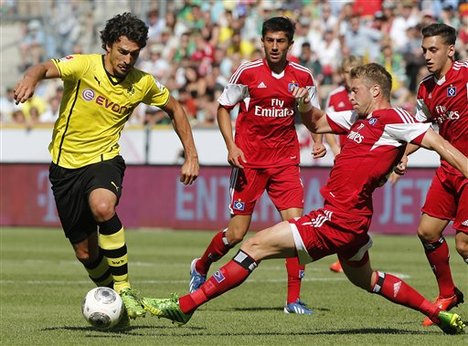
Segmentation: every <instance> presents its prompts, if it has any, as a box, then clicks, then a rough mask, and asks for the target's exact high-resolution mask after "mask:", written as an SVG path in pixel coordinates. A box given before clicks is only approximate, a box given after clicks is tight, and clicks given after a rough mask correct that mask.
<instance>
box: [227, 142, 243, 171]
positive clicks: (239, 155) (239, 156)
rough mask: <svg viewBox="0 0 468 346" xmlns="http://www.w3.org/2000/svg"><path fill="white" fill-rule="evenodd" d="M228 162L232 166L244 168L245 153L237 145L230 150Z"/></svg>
mask: <svg viewBox="0 0 468 346" xmlns="http://www.w3.org/2000/svg"><path fill="white" fill-rule="evenodd" d="M228 162H229V164H230V165H231V166H234V167H238V168H244V166H243V163H246V162H247V160H246V159H245V156H244V152H243V151H242V150H240V149H239V147H238V146H237V145H234V146H233V147H232V148H229V149H228Z"/></svg>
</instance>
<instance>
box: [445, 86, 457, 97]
mask: <svg viewBox="0 0 468 346" xmlns="http://www.w3.org/2000/svg"><path fill="white" fill-rule="evenodd" d="M456 95H457V88H456V87H454V86H453V85H451V86H449V87H448V88H447V97H454V96H456Z"/></svg>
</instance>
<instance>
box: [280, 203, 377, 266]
mask: <svg viewBox="0 0 468 346" xmlns="http://www.w3.org/2000/svg"><path fill="white" fill-rule="evenodd" d="M370 221H371V218H370V217H364V216H353V215H349V214H344V213H341V214H340V213H339V212H336V211H333V212H332V211H330V210H327V209H323V208H322V209H318V210H314V211H311V212H310V213H309V214H307V215H304V216H303V217H301V218H299V219H296V220H294V219H292V220H289V223H290V226H291V230H292V232H293V236H294V242H295V244H296V249H297V253H298V257H299V261H300V262H301V263H302V264H306V263H308V262H312V261H316V260H318V259H320V258H322V257H325V256H328V255H332V254H335V253H336V254H338V256H339V257H340V259H342V260H345V261H346V262H347V263H348V264H350V265H355V266H357V265H359V264H360V263H362V262H365V261H367V259H368V257H367V256H368V255H367V250H368V249H370V247H371V246H372V240H371V238H370V237H369V235H368V234H367V230H368V229H369V226H370Z"/></svg>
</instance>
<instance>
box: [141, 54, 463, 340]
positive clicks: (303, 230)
mask: <svg viewBox="0 0 468 346" xmlns="http://www.w3.org/2000/svg"><path fill="white" fill-rule="evenodd" d="M391 85H392V77H391V75H390V74H389V73H388V72H387V71H386V70H385V69H384V67H382V66H380V65H378V64H374V63H372V64H367V65H363V66H359V67H356V68H354V69H352V70H351V102H352V104H353V108H354V110H353V111H344V112H338V113H325V112H322V111H321V110H319V109H317V108H315V107H313V106H312V105H311V103H310V98H309V96H308V92H307V90H306V89H305V88H295V89H294V92H293V93H294V95H295V96H296V97H297V99H298V104H299V106H298V107H299V109H300V111H302V112H305V113H306V114H309V116H310V117H309V121H306V122H305V125H306V126H307V127H308V128H309V129H310V130H311V131H313V132H316V133H329V132H334V133H337V134H341V133H348V135H347V139H346V141H345V143H344V144H343V147H342V151H341V153H340V155H338V156H337V157H336V160H335V165H334V166H333V168H332V170H331V172H330V177H329V179H328V181H327V183H326V185H325V186H324V187H323V188H322V190H321V193H322V196H323V198H324V200H325V202H324V206H323V208H320V209H318V210H313V211H311V212H309V213H308V214H306V215H304V216H303V217H301V218H294V219H290V220H288V221H283V222H281V223H278V224H276V225H275V226H273V227H270V228H267V229H265V230H263V231H260V232H259V233H257V234H255V236H253V237H252V238H249V239H247V240H246V241H245V242H243V244H242V245H241V248H240V250H239V251H238V253H237V254H236V255H235V256H234V258H233V259H232V260H231V261H230V262H228V263H227V264H226V265H224V266H223V267H221V268H220V269H219V270H218V271H217V272H215V273H214V274H213V276H211V277H210V278H209V279H208V280H207V281H206V282H205V283H204V284H203V285H201V287H200V288H199V289H198V290H197V291H195V292H193V293H191V294H187V295H185V296H182V297H180V298H178V297H177V295H174V296H173V297H172V298H169V299H155V298H144V299H143V305H144V306H145V307H146V308H147V309H148V310H149V311H150V312H151V313H152V314H154V315H156V316H159V317H164V318H168V319H170V320H172V321H176V322H178V323H180V324H184V323H187V322H188V321H189V320H190V318H191V317H192V314H193V312H194V311H195V310H196V309H197V308H198V307H199V306H201V305H202V304H204V303H206V302H207V301H209V300H211V299H213V298H215V297H217V296H219V295H221V294H223V293H224V292H226V291H228V290H230V289H232V288H234V287H236V286H238V285H240V284H241V283H242V282H244V281H245V280H246V279H247V277H248V276H249V275H250V274H251V272H252V271H253V270H254V269H255V268H256V267H257V266H258V265H259V263H260V262H261V261H263V260H267V259H271V258H284V257H286V258H288V257H293V256H296V255H298V256H299V259H300V261H301V263H307V262H312V261H316V260H319V259H320V258H322V257H325V256H328V255H332V254H335V253H336V254H338V257H339V259H340V262H341V264H342V266H343V271H344V273H345V275H346V276H347V277H348V279H349V280H350V281H351V282H352V283H353V284H355V285H356V286H358V287H360V288H362V289H364V290H366V291H368V292H370V293H374V294H378V295H380V296H383V297H384V298H386V299H388V300H389V301H391V302H394V303H396V304H400V305H403V306H406V307H408V308H411V309H414V310H417V311H420V312H421V313H423V314H424V315H426V316H428V317H429V318H430V319H431V321H432V322H434V323H435V324H436V325H438V326H439V327H440V328H441V329H442V330H443V331H444V332H445V333H447V334H458V333H462V332H463V330H464V327H465V326H464V323H463V321H462V319H461V317H460V316H459V315H457V314H454V313H451V312H446V311H443V310H442V309H441V308H440V307H439V306H437V304H435V303H431V302H430V301H429V300H427V299H425V298H424V297H423V296H422V295H421V294H420V293H419V292H417V291H416V290H415V289H414V288H412V287H411V286H409V285H408V284H407V283H406V282H405V281H403V280H402V279H400V278H398V277H396V276H395V275H392V274H389V273H385V272H383V271H380V270H378V271H376V270H373V269H372V267H371V264H370V258H369V253H368V250H369V248H370V247H371V246H372V240H371V239H370V237H369V234H368V229H369V225H370V223H371V218H372V214H373V210H372V193H373V192H374V190H375V189H376V188H378V187H379V186H381V181H382V180H383V179H385V176H386V175H387V174H388V173H389V172H391V171H392V169H393V166H394V165H395V164H396V163H398V162H399V160H400V159H401V157H402V155H403V154H404V151H405V148H406V143H409V142H411V143H414V144H416V145H418V146H422V147H424V148H427V149H431V150H435V151H436V152H437V153H438V154H439V155H440V156H441V157H442V158H443V159H444V160H446V161H447V163H448V164H450V165H452V166H453V167H454V168H455V169H457V170H458V171H460V172H461V174H462V175H463V176H464V177H465V178H466V177H468V158H467V157H466V156H465V155H463V153H461V152H460V151H459V150H458V149H456V148H455V147H454V146H452V145H451V144H450V143H449V142H448V141H446V140H445V139H443V138H442V137H441V136H440V135H439V134H437V133H436V132H434V131H433V130H432V129H431V128H430V125H429V124H425V123H420V122H417V121H416V120H415V119H414V117H412V116H411V115H410V114H409V113H407V112H406V111H405V110H403V109H400V108H393V107H392V106H391V104H390V90H391ZM343 299H349V295H346V294H343ZM340 318H343V316H340Z"/></svg>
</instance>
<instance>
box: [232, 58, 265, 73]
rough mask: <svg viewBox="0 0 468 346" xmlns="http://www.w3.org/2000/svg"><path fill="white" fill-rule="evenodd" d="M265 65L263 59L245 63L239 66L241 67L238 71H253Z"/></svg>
mask: <svg viewBox="0 0 468 346" xmlns="http://www.w3.org/2000/svg"><path fill="white" fill-rule="evenodd" d="M263 65H264V62H263V59H256V60H251V61H244V62H242V63H241V64H240V65H239V67H238V68H237V71H238V72H246V71H252V70H256V69H258V68H261V67H263Z"/></svg>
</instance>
